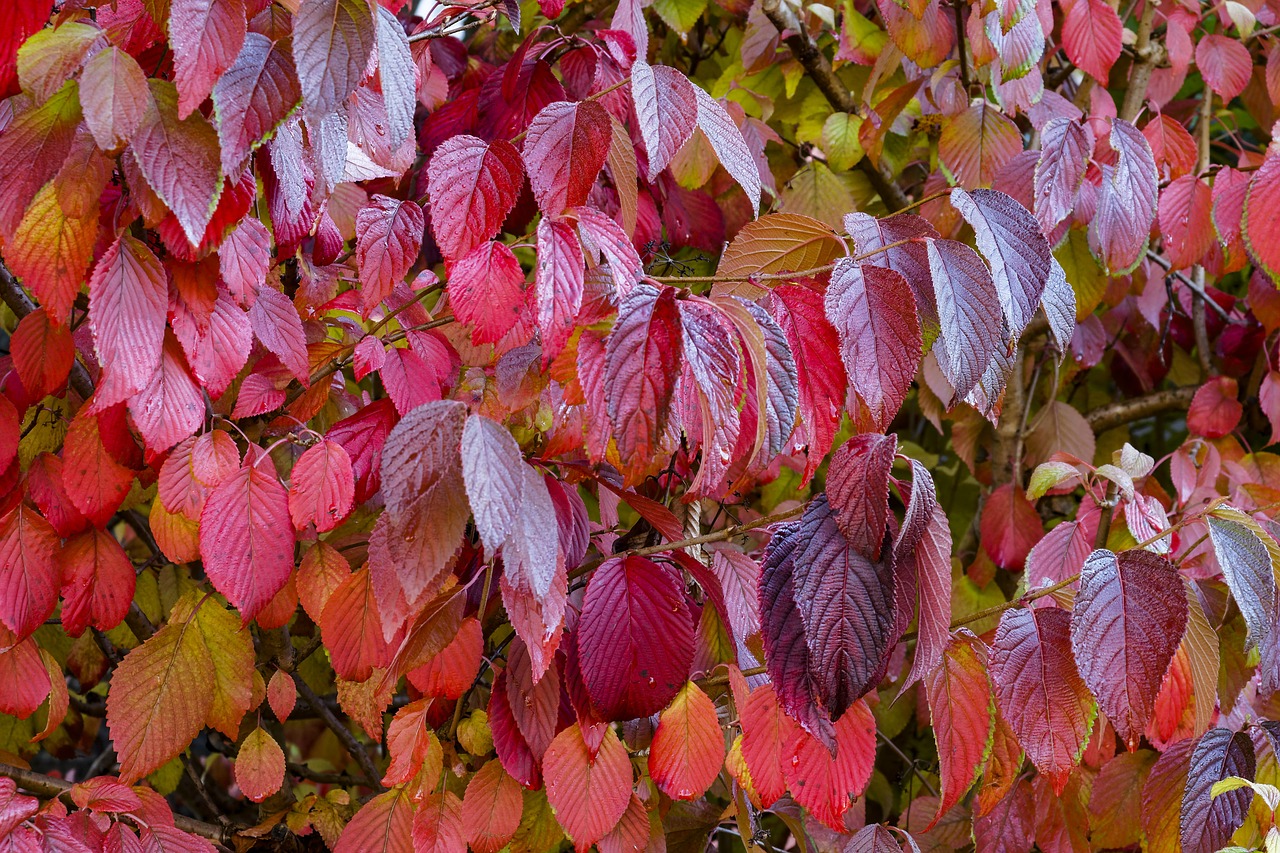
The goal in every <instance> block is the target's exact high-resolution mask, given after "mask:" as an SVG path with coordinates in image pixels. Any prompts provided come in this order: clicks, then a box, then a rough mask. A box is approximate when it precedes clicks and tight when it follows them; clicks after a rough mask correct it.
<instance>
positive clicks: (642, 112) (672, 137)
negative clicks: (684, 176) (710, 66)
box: [631, 59, 699, 181]
mask: <svg viewBox="0 0 1280 853" xmlns="http://www.w3.org/2000/svg"><path fill="white" fill-rule="evenodd" d="M694 89H695V87H694V85H693V84H692V83H690V82H689V78H687V77H685V76H684V75H683V74H681V73H680V72H679V71H677V70H676V69H674V68H668V67H666V66H665V65H657V66H651V65H649V64H648V63H646V62H645V61H644V60H643V59H637V60H636V62H635V64H633V65H632V66H631V95H632V97H633V98H634V99H635V104H636V117H637V118H638V119H639V121H640V136H641V138H643V139H644V148H645V151H646V152H647V153H648V155H649V180H650V181H653V180H654V179H655V178H657V177H658V173H659V172H661V171H662V170H663V169H665V168H667V164H668V163H670V162H671V158H672V157H674V156H675V155H676V152H677V151H679V150H680V149H681V147H683V146H684V144H685V143H686V142H688V141H689V137H690V136H692V135H693V129H694V128H695V127H696V126H697V122H698V114H699V108H698V98H697V95H696V94H695V92H694Z"/></svg>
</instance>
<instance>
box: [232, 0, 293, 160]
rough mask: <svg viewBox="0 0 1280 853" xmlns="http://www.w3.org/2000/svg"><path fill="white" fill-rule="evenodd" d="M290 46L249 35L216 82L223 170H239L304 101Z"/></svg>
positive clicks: (286, 42) (261, 36) (288, 43)
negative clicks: (300, 101)
mask: <svg viewBox="0 0 1280 853" xmlns="http://www.w3.org/2000/svg"><path fill="white" fill-rule="evenodd" d="M215 5H216V4H215ZM290 47H291V42H289V41H288V40H281V41H279V42H272V41H271V40H270V39H269V38H267V37H266V36H264V35H262V34H260V33H249V34H248V35H247V36H245V37H244V46H243V47H242V48H241V49H240V53H239V55H238V56H236V58H235V62H234V63H232V64H231V66H230V67H229V68H227V70H226V72H225V73H224V74H223V75H222V76H221V77H220V78H219V79H218V82H217V83H215V84H214V86H213V108H214V115H215V119H216V121H215V124H216V125H217V128H218V141H219V143H220V144H221V146H222V171H223V173H224V174H228V175H233V174H238V173H239V172H240V171H241V166H242V164H243V163H244V161H245V158H247V157H248V156H249V155H250V154H252V153H253V152H254V151H255V150H256V149H257V148H258V147H259V146H260V145H262V144H263V143H264V142H266V141H267V140H268V139H269V138H271V135H272V134H273V133H275V130H276V128H277V127H279V126H280V124H281V123H282V122H283V121H284V120H285V118H286V117H288V115H289V113H290V112H291V111H292V110H293V108H294V107H296V106H297V105H298V101H299V100H301V99H302V90H301V88H300V87H299V84H298V75H297V72H296V71H295V70H294V67H293V53H292V51H291V50H290Z"/></svg>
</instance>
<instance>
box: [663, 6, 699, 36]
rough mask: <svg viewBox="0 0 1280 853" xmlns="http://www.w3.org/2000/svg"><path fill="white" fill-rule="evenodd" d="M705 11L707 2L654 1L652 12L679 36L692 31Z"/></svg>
mask: <svg viewBox="0 0 1280 853" xmlns="http://www.w3.org/2000/svg"><path fill="white" fill-rule="evenodd" d="M706 9H707V0H654V4H653V11H655V12H657V13H658V16H659V17H660V18H662V20H663V21H665V22H666V24H667V26H669V27H671V29H673V30H675V31H676V32H678V33H680V34H682V35H683V34H684V33H687V32H689V31H690V30H692V29H693V26H694V24H696V23H698V19H699V18H701V17H702V13H703V12H705V11H706Z"/></svg>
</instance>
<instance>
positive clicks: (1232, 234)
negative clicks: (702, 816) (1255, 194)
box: [1211, 168, 1249, 271]
mask: <svg viewBox="0 0 1280 853" xmlns="http://www.w3.org/2000/svg"><path fill="white" fill-rule="evenodd" d="M1248 193H1249V176H1248V175H1247V174H1245V173H1244V172H1240V171H1237V170H1235V169H1230V168H1228V169H1219V170H1218V172H1217V174H1216V175H1214V176H1213V210H1212V215H1211V219H1212V221H1213V229H1214V232H1215V233H1216V235H1217V237H1218V245H1219V246H1220V247H1221V248H1222V253H1223V255H1224V259H1223V264H1224V271H1235V270H1238V269H1242V268H1243V267H1244V265H1245V264H1246V263H1248V257H1247V256H1246V255H1245V244H1244V233H1243V231H1242V224H1243V223H1242V220H1243V219H1244V202H1245V198H1246V197H1247V195H1248Z"/></svg>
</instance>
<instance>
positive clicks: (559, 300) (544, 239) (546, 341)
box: [534, 216, 586, 364]
mask: <svg viewBox="0 0 1280 853" xmlns="http://www.w3.org/2000/svg"><path fill="white" fill-rule="evenodd" d="M585 271H586V260H585V258H584V257H583V254H582V244H581V243H580V242H579V240H578V234H577V232H576V231H575V230H574V229H573V226H572V225H570V223H569V222H568V221H567V220H564V219H550V218H548V217H545V216H544V217H543V218H542V219H540V220H539V221H538V266H537V269H536V270H535V272H534V286H535V288H536V291H537V297H538V327H539V328H540V329H541V330H542V359H543V363H544V364H547V363H550V361H551V360H552V359H553V358H555V357H556V356H557V355H559V354H560V352H561V350H563V349H564V346H565V344H566V343H568V341H569V338H570V337H572V335H573V323H574V320H575V319H576V318H577V316H578V311H579V309H580V308H581V307H582V297H583V292H584V288H583V284H584V280H585Z"/></svg>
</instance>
